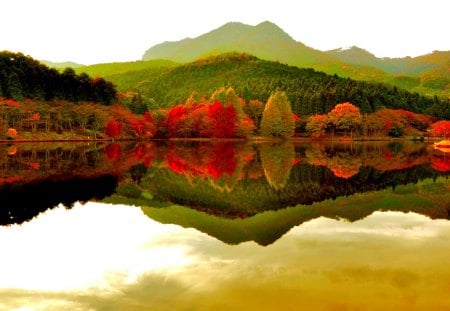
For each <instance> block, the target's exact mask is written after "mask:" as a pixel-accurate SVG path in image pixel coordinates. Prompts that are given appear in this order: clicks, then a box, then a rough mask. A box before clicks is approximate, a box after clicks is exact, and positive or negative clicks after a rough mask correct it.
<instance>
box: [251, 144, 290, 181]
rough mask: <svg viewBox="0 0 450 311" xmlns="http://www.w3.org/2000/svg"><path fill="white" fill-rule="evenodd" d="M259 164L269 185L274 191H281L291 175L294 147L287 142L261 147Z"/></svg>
mask: <svg viewBox="0 0 450 311" xmlns="http://www.w3.org/2000/svg"><path fill="white" fill-rule="evenodd" d="M260 152H261V162H262V167H263V169H264V174H265V176H266V179H267V181H268V182H269V184H270V185H271V186H272V187H273V188H274V189H276V190H279V189H282V188H283V187H284V186H285V185H286V182H287V180H288V178H289V175H290V173H291V168H292V163H293V162H294V158H295V151H294V145H293V144H292V143H289V142H284V143H281V144H275V145H272V144H263V145H261V149H260Z"/></svg>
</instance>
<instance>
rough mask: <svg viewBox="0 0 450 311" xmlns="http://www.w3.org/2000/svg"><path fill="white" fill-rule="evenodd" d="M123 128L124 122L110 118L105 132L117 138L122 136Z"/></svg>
mask: <svg viewBox="0 0 450 311" xmlns="http://www.w3.org/2000/svg"><path fill="white" fill-rule="evenodd" d="M121 130H122V124H121V123H119V122H117V121H116V120H113V119H110V120H108V122H106V129H105V134H106V135H108V136H109V137H112V138H117V137H119V136H120V132H121Z"/></svg>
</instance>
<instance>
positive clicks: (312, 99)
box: [139, 53, 450, 118]
mask: <svg viewBox="0 0 450 311" xmlns="http://www.w3.org/2000/svg"><path fill="white" fill-rule="evenodd" d="M141 74H142V75H145V74H144V73H143V72H142V73H141ZM222 86H227V87H229V86H230V87H233V88H234V89H235V90H236V92H237V93H238V94H239V95H240V96H241V97H243V98H244V99H245V100H250V99H260V100H261V101H263V102H266V101H267V99H268V97H269V96H270V95H271V93H272V92H274V91H275V90H278V89H279V90H283V91H286V93H287V95H288V97H289V99H290V101H291V104H292V108H293V111H294V112H295V113H297V114H300V115H307V114H314V113H325V112H328V111H330V110H331V108H332V107H334V106H335V105H336V104H337V103H341V102H345V101H350V102H352V103H355V104H356V105H358V106H359V107H360V108H361V110H362V112H372V111H375V110H377V109H379V108H382V107H387V108H401V109H407V110H411V111H415V112H421V113H424V112H426V113H431V114H434V115H437V116H439V117H447V118H448V117H450V109H449V107H450V105H449V101H448V100H445V101H444V100H439V99H437V98H434V99H432V98H429V97H424V96H421V95H419V94H417V93H410V92H407V91H404V90H401V89H398V88H396V87H391V86H387V85H384V84H380V83H369V82H364V81H355V80H351V79H348V78H347V79H344V78H339V77H337V76H331V75H326V74H324V73H321V72H316V71H314V70H313V69H300V68H298V67H293V66H288V65H284V64H280V63H277V62H271V61H264V60H261V59H258V58H256V57H254V56H250V55H248V54H237V53H231V54H223V55H220V56H216V57H210V58H206V59H202V60H198V61H196V62H193V63H189V64H185V65H181V66H178V67H174V68H171V69H169V70H167V71H166V72H164V73H162V74H160V75H156V76H152V77H151V78H150V79H149V80H148V81H145V82H142V83H140V84H139V91H140V92H141V93H142V94H143V95H145V96H146V97H148V98H152V99H153V100H154V101H155V102H156V104H157V105H158V106H160V107H171V106H173V105H176V104H178V103H181V102H184V101H185V100H186V99H187V98H188V97H189V95H190V94H191V93H192V92H194V91H195V92H198V93H199V94H200V95H202V96H205V97H209V96H210V95H211V93H212V92H213V91H214V90H216V89H218V88H220V87H222Z"/></svg>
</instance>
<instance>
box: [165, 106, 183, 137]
mask: <svg viewBox="0 0 450 311" xmlns="http://www.w3.org/2000/svg"><path fill="white" fill-rule="evenodd" d="M187 114H188V111H187V108H186V107H185V106H182V105H178V106H175V107H173V108H172V109H170V111H169V114H168V116H167V123H166V124H167V130H168V132H169V136H170V137H177V136H179V134H180V130H179V128H180V127H181V126H183V122H184V120H185V119H186V118H187Z"/></svg>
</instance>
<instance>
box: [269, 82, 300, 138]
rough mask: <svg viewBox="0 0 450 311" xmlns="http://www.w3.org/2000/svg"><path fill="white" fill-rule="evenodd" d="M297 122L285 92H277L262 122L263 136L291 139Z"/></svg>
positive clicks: (270, 99) (271, 98) (270, 100)
mask: <svg viewBox="0 0 450 311" xmlns="http://www.w3.org/2000/svg"><path fill="white" fill-rule="evenodd" d="M294 131H295V121H294V118H293V114H292V110H291V104H290V103H289V100H288V98H287V96H286V94H285V93H284V92H281V91H277V92H275V93H274V94H272V96H270V98H269V100H268V101H267V104H266V107H265V108H264V112H263V116H262V120H261V134H262V135H264V136H275V137H285V138H287V137H291V136H292V135H294Z"/></svg>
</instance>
